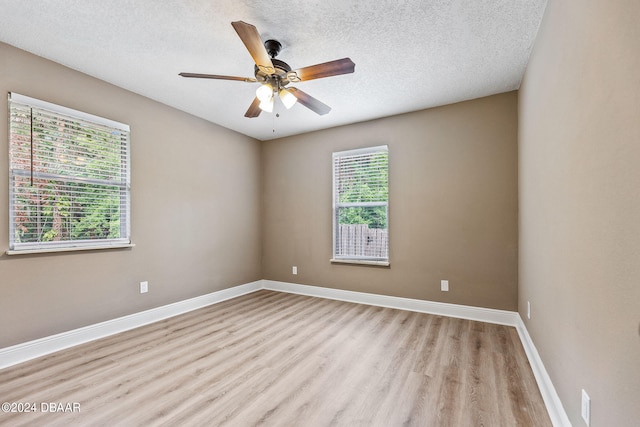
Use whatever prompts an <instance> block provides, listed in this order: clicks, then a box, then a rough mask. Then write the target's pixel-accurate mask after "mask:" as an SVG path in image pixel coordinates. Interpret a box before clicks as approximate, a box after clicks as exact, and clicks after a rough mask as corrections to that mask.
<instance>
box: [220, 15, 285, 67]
mask: <svg viewBox="0 0 640 427" xmlns="http://www.w3.org/2000/svg"><path fill="white" fill-rule="evenodd" d="M231 25H233V28H234V29H235V30H236V33H238V36H240V40H242V43H244V45H245V46H246V48H247V50H248V51H249V53H250V54H251V57H252V58H253V62H255V63H256V65H257V66H258V68H259V69H260V70H261V71H263V72H264V73H266V74H273V73H275V71H276V69H275V68H274V67H273V63H272V62H271V58H270V57H269V54H268V53H267V49H266V48H265V47H264V43H262V39H261V38H260V34H259V33H258V29H257V28H256V27H254V26H253V25H251V24H247V23H246V22H242V21H235V22H232V23H231Z"/></svg>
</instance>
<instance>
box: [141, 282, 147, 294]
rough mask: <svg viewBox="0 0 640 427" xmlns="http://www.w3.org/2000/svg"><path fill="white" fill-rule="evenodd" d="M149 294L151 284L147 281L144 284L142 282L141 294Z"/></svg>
mask: <svg viewBox="0 0 640 427" xmlns="http://www.w3.org/2000/svg"><path fill="white" fill-rule="evenodd" d="M147 292H149V282H147V281H146V280H145V281H144V282H140V293H141V294H144V293H147Z"/></svg>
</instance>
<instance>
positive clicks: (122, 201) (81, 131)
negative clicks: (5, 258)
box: [9, 93, 130, 251]
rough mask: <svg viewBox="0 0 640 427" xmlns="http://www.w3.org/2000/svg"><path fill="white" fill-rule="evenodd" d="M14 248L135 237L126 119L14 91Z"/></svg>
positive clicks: (104, 243) (99, 243)
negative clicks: (99, 115) (89, 112)
mask: <svg viewBox="0 0 640 427" xmlns="http://www.w3.org/2000/svg"><path fill="white" fill-rule="evenodd" d="M9 116H10V117H9V163H10V167H9V186H10V191H9V198H10V201H9V210H10V213H9V217H10V223H9V227H10V230H9V231H10V242H9V249H10V251H21V250H24V251H28V250H38V249H42V250H46V249H56V248H58V249H60V250H68V249H70V248H82V247H91V248H93V247H110V246H122V245H125V244H130V219H129V218H130V180H129V174H130V172H129V126H127V125H124V124H121V123H118V122H114V121H112V120H108V119H104V118H101V117H97V116H93V115H90V114H86V113H83V112H80V111H75V110H72V109H69V108H65V107H61V106H58V105H55V104H51V103H48V102H44V101H40V100H37V99H33V98H29V97H26V96H23V95H19V94H16V93H10V94H9Z"/></svg>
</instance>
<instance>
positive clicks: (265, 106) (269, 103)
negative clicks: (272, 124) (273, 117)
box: [258, 96, 273, 113]
mask: <svg viewBox="0 0 640 427" xmlns="http://www.w3.org/2000/svg"><path fill="white" fill-rule="evenodd" d="M258 107H260V109H261V110H262V111H265V112H267V113H271V112H273V96H272V97H271V98H269V99H266V100H264V101H261V102H260V105H258Z"/></svg>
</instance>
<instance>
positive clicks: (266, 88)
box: [256, 84, 273, 102]
mask: <svg viewBox="0 0 640 427" xmlns="http://www.w3.org/2000/svg"><path fill="white" fill-rule="evenodd" d="M256 97H257V98H258V99H259V100H260V101H262V102H264V101H267V100H269V98H272V97H273V87H271V85H269V84H264V85H261V86H260V87H259V88H258V89H256Z"/></svg>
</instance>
